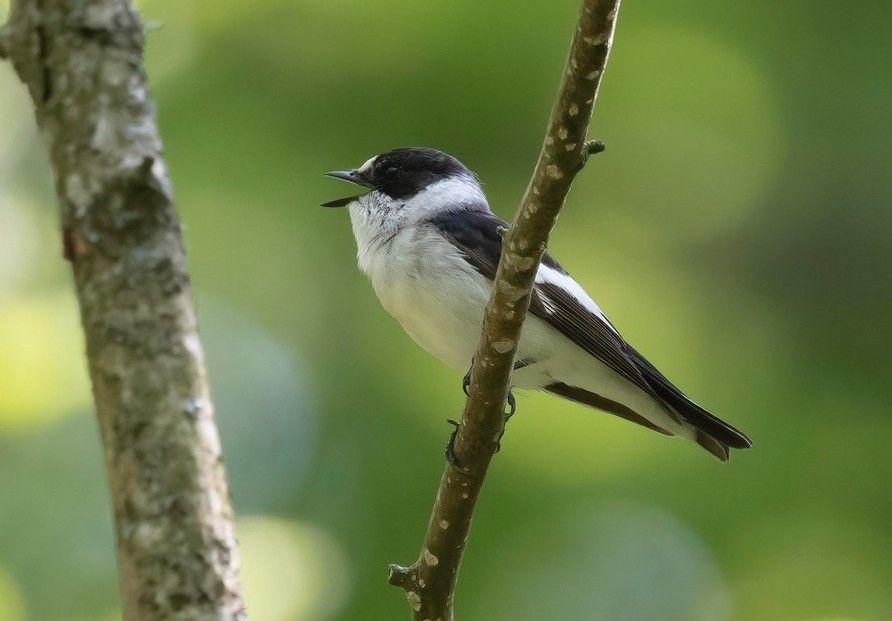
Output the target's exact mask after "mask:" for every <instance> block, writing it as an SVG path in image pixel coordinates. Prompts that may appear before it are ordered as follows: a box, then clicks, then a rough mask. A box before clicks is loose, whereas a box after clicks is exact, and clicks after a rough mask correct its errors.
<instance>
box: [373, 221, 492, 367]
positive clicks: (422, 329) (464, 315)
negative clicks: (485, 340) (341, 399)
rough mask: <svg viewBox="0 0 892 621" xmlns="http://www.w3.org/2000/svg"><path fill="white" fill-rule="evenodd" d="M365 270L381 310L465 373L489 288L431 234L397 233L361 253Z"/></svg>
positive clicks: (415, 230) (421, 230) (417, 231)
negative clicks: (388, 239)
mask: <svg viewBox="0 0 892 621" xmlns="http://www.w3.org/2000/svg"><path fill="white" fill-rule="evenodd" d="M359 265H360V269H362V271H363V272H365V273H366V274H367V275H368V277H369V279H370V280H371V282H372V286H373V287H374V289H375V293H376V294H377V295H378V299H379V300H380V301H381V305H382V306H383V307H384V308H385V310H387V312H388V313H390V314H391V315H392V316H393V317H394V318H395V319H396V320H397V321H398V322H399V323H400V325H401V326H402V327H403V329H404V330H405V331H406V333H407V334H408V335H409V336H410V337H412V339H413V340H414V341H415V342H416V343H418V345H420V346H421V347H422V348H423V349H425V350H426V351H427V352H429V353H430V354H432V355H433V356H435V357H436V358H438V359H440V360H441V361H443V362H445V363H446V364H448V365H450V366H452V367H455V368H457V369H465V368H467V367H468V365H469V364H470V360H471V356H473V354H474V350H475V348H476V346H477V339H478V338H479V334H480V325H481V323H482V321H483V310H484V308H485V305H486V302H487V299H488V297H489V283H488V281H487V280H486V279H485V278H484V277H483V276H481V275H480V274H478V273H477V272H476V271H475V270H474V269H473V268H471V266H469V265H468V264H467V263H466V262H465V261H464V260H462V259H461V257H459V256H458V254H457V252H456V251H455V248H453V247H452V246H451V245H450V244H449V242H447V241H446V240H444V239H443V238H442V237H441V236H440V235H439V234H438V233H436V232H435V231H433V230H432V229H425V228H412V229H404V230H401V231H399V232H397V233H396V234H395V235H394V236H393V238H392V239H391V240H390V242H389V243H388V244H386V246H384V247H381V248H379V249H378V250H377V251H375V252H367V253H361V254H360V256H359Z"/></svg>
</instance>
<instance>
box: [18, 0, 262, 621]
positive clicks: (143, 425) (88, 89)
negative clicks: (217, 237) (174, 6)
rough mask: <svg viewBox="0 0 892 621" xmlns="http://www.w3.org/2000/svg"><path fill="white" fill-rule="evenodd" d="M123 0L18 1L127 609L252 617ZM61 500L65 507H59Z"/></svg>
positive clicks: (134, 29)
mask: <svg viewBox="0 0 892 621" xmlns="http://www.w3.org/2000/svg"><path fill="white" fill-rule="evenodd" d="M142 48H143V33H142V27H141V23H140V20H139V16H138V15H137V13H136V11H135V10H134V9H133V7H132V6H131V5H130V3H129V2H127V1H126V0H81V1H79V2H70V1H68V0H13V1H12V3H11V15H10V20H9V22H8V23H7V24H6V25H5V26H4V27H3V29H2V30H0V55H2V56H4V57H8V58H9V59H10V60H11V61H12V63H13V65H14V66H15V69H16V72H17V73H18V75H19V77H20V78H21V80H22V81H23V82H24V83H25V85H26V86H27V87H28V90H29V92H30V94H31V97H32V99H33V101H34V106H35V109H36V115H37V123H38V125H39V127H40V130H41V134H42V136H43V138H44V140H45V142H46V145H47V147H48V149H49V153H50V162H51V165H52V168H53V170H54V173H55V182H56V191H57V194H58V197H59V203H60V206H61V237H62V246H63V248H64V256H65V257H66V258H67V259H68V260H69V261H70V262H71V266H72V269H73V272H74V280H75V285H76V290H77V297H78V301H79V304H80V310H81V318H82V322H83V328H84V333H85V335H86V351H87V358H88V361H89V369H90V376H91V379H92V385H93V394H94V398H95V403H96V412H97V415H98V419H99V426H100V430H101V435H102V441H103V446H104V451H105V461H106V466H107V470H108V481H109V487H110V490H111V499H112V505H113V510H114V520H115V530H116V540H117V552H118V565H119V573H120V582H121V592H122V598H123V609H124V618H125V619H128V620H139V621H148V620H155V619H158V620H161V619H165V620H170V619H183V620H185V619H190V620H191V619H214V620H235V619H244V618H245V612H244V606H243V603H242V599H241V595H240V586H239V578H238V554H237V551H236V543H235V535H234V530H233V520H232V509H231V508H230V503H229V497H228V491H227V487H226V479H225V476H224V472H223V465H222V461H221V453H220V441H219V438H218V435H217V429H216V426H215V423H214V415H213V407H212V404H211V400H210V397H209V394H208V386H207V381H206V377H205V366H204V361H203V354H202V349H201V344H200V342H199V339H198V334H197V331H196V325H195V316H194V312H193V308H192V300H191V295H190V292H189V276H188V272H187V269H186V260H185V254H184V250H183V243H182V238H181V233H180V224H179V220H178V218H177V214H176V212H175V210H174V205H173V199H172V194H171V188H170V183H169V180H168V175H167V172H166V170H165V165H164V161H163V160H162V158H161V145H160V141H159V138H158V132H157V128H156V125H155V118H154V111H153V107H152V103H151V101H150V99H149V96H148V92H147V84H146V76H145V73H144V69H143V63H142ZM60 510H62V511H64V507H60Z"/></svg>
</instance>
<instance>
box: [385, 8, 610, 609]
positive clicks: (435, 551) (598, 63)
mask: <svg viewBox="0 0 892 621" xmlns="http://www.w3.org/2000/svg"><path fill="white" fill-rule="evenodd" d="M618 9H619V0H584V2H583V4H582V9H581V11H580V14H579V21H578V24H577V27H576V33H575V35H574V37H573V43H572V47H571V49H570V57H569V59H568V61H567V66H566V70H565V73H564V78H563V81H562V84H561V88H560V92H559V94H558V98H557V102H556V104H555V107H554V110H553V111H552V115H551V120H550V122H549V125H548V131H547V133H546V135H545V142H544V144H543V146H542V151H541V153H540V154H539V161H538V162H537V164H536V168H535V171H534V173H533V177H532V179H531V180H530V183H529V186H528V187H527V190H526V193H525V195H524V197H523V200H522V202H521V204H520V208H519V209H518V212H517V215H516V216H515V219H514V222H513V224H512V225H511V227H510V229H509V230H508V232H507V234H506V235H505V239H504V243H503V245H502V257H501V261H500V262H499V268H498V272H497V274H496V278H495V281H494V284H493V292H492V297H491V298H490V301H489V304H488V305H487V308H486V313H485V316H484V320H483V331H482V335H481V338H480V343H479V345H478V348H477V354H476V357H475V359H474V364H473V367H472V370H471V385H470V394H469V397H468V400H467V402H466V403H465V409H464V413H463V414H462V420H461V423H460V425H459V427H458V431H457V433H456V436H455V444H454V447H455V456H456V461H457V463H458V464H459V466H460V467H456V466H453V465H451V464H449V465H447V467H446V471H445V472H444V473H443V477H442V479H441V481H440V487H439V489H438V491H437V498H436V501H435V503H434V508H433V513H432V515H431V519H430V522H429V524H428V528H427V534H426V536H425V539H424V544H423V547H422V550H421V555H420V557H419V559H418V560H417V561H416V562H415V563H414V564H413V565H411V566H410V567H401V566H399V565H391V567H390V583H391V584H393V585H395V586H399V587H402V588H403V589H405V591H406V594H407V599H408V601H409V605H410V607H411V608H412V611H413V618H414V619H416V620H417V621H422V620H424V619H428V620H430V621H434V620H440V621H449V620H451V619H452V618H453V597H454V589H455V584H456V580H457V578H458V569H459V563H460V562H461V556H462V552H463V550H464V548H465V543H466V540H467V535H468V530H469V529H470V525H471V517H472V515H473V512H474V505H475V504H476V501H477V497H478V495H479V494H480V489H481V486H482V485H483V480H484V477H485V476H486V471H487V468H488V467H489V463H490V460H491V459H492V456H493V454H494V452H495V450H496V448H497V446H498V440H499V438H500V437H501V433H502V431H503V429H504V423H505V421H504V407H505V402H506V398H507V394H508V384H509V380H510V375H511V370H512V368H513V364H514V357H515V354H516V350H517V342H518V339H519V338H520V332H521V327H522V325H523V320H524V317H525V315H526V312H527V309H528V308H529V304H530V295H531V292H532V288H533V284H534V281H535V277H536V271H537V269H538V266H539V262H540V260H541V259H542V253H543V252H544V251H545V247H546V244H547V242H548V235H549V233H550V232H551V229H552V227H553V226H554V224H555V221H556V219H557V216H558V213H559V212H560V209H561V206H562V205H563V203H564V198H565V197H566V195H567V192H568V191H569V189H570V185H571V183H572V181H573V178H574V177H575V176H576V173H578V172H579V171H580V170H581V169H582V168H583V166H584V165H585V163H586V160H587V159H588V156H589V155H590V154H592V153H597V152H599V151H601V150H603V145H602V144H601V143H600V142H597V141H590V142H586V132H587V130H588V124H589V120H590V119H591V113H592V108H593V105H594V102H595V99H596V97H597V94H598V87H599V85H600V82H601V77H602V75H603V74H604V68H605V66H606V64H607V56H608V53H609V51H610V46H611V43H612V40H613V31H614V26H615V24H616V16H617V11H618Z"/></svg>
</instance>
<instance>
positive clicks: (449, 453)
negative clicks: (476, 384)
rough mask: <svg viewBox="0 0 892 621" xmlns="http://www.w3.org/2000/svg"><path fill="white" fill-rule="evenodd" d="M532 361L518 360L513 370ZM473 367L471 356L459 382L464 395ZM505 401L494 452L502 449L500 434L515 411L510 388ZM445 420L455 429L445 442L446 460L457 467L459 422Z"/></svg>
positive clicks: (502, 433) (514, 402)
mask: <svg viewBox="0 0 892 621" xmlns="http://www.w3.org/2000/svg"><path fill="white" fill-rule="evenodd" d="M533 362H534V361H533V360H528V359H524V360H518V361H516V362H515V363H514V370H515V371H516V370H517V369H522V368H524V367H525V366H527V365H529V364H532V363H533ZM473 368H474V358H471V366H470V367H469V368H468V372H467V373H465V377H464V378H463V379H462V382H461V389H462V391H463V392H464V393H465V395H468V388H470V386H471V371H472V370H473ZM506 403H507V406H508V409H507V410H506V411H505V419H504V422H503V423H502V431H501V433H499V437H498V439H496V453H498V452H499V451H500V450H502V436H504V435H505V426H506V425H507V424H508V419H509V418H511V417H512V416H514V413H515V412H516V411H517V401H516V400H515V399H514V393H513V392H512V391H511V389H509V390H508V397H507V399H506ZM446 422H448V423H449V424H450V425H453V426H454V427H455V429H453V430H452V435H450V436H449V442H448V443H447V444H446V461H448V462H449V463H450V464H452V466H453V467H455V468H458V459H456V456H455V436H456V434H457V433H458V427H459V423H458V422H457V421H454V420H452V419H451V418H450V419H447V421H446Z"/></svg>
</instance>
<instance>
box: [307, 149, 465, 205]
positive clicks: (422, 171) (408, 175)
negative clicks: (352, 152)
mask: <svg viewBox="0 0 892 621" xmlns="http://www.w3.org/2000/svg"><path fill="white" fill-rule="evenodd" d="M325 174H326V175H328V176H329V177H334V178H336V179H342V180H344V181H349V182H350V183H355V184H356V185H360V186H362V187H365V188H369V189H370V190H371V193H378V194H379V196H377V197H376V198H378V201H377V202H379V203H392V204H399V205H401V206H402V205H406V204H407V203H410V202H411V201H412V199H415V198H416V197H419V196H421V195H422V194H423V193H425V192H427V191H429V190H431V189H433V188H434V187H435V186H436V187H437V188H441V189H443V190H448V189H449V188H454V190H451V191H455V192H457V193H458V194H459V195H463V194H467V193H473V194H474V195H475V196H474V198H475V199H477V198H482V193H480V186H479V184H478V183H477V180H476V178H475V177H474V174H473V173H472V172H471V171H470V170H468V169H467V168H466V167H465V165H464V164H462V163H461V162H459V161H458V160H457V159H455V158H454V157H452V156H451V155H449V154H447V153H443V152H442V151H438V150H436V149H428V148H423V147H404V148H400V149H394V150H392V151H388V152H386V153H382V154H380V155H376V156H375V157H372V158H370V159H369V160H367V161H366V162H365V164H363V165H362V166H360V167H359V168H354V169H352V170H334V171H331V172H328V173H325ZM444 182H445V183H444ZM463 187H467V188H468V191H462V188H463ZM437 194H441V192H437ZM361 196H363V195H362V194H360V195H355V196H348V197H345V198H340V199H336V200H333V201H330V202H328V203H325V204H323V205H322V206H323V207H344V206H347V205H349V204H350V203H352V202H353V201H355V200H357V199H359V198H360V197H361ZM455 198H456V199H460V198H462V197H461V196H456V197H455Z"/></svg>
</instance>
